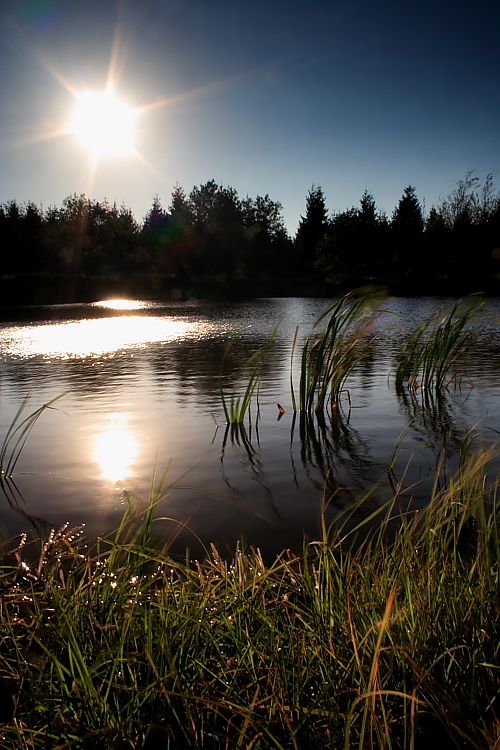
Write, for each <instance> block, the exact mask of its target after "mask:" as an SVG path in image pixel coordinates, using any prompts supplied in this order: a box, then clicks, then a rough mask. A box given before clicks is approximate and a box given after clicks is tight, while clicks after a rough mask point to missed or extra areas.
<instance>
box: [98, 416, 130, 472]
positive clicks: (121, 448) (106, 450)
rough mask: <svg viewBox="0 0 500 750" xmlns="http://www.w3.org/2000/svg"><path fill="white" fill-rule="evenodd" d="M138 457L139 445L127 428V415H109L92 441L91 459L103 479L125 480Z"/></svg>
mask: <svg viewBox="0 0 500 750" xmlns="http://www.w3.org/2000/svg"><path fill="white" fill-rule="evenodd" d="M138 455H139V443H138V441H137V439H136V437H135V435H134V434H133V432H132V431H131V429H130V427H129V415H128V414H116V413H113V414H110V415H109V417H108V421H107V423H106V424H105V425H104V427H103V429H102V431H101V432H98V433H97V434H96V435H95V437H94V440H93V450H92V457H93V460H94V461H95V462H96V464H97V465H98V466H99V469H100V473H101V476H102V478H103V479H107V480H109V481H111V482H116V481H118V480H121V479H126V478H127V477H128V476H129V474H130V471H131V469H132V466H133V464H134V463H135V461H136V460H137V457H138Z"/></svg>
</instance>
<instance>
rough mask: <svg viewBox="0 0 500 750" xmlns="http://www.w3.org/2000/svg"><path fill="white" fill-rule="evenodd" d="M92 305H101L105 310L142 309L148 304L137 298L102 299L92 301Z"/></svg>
mask: <svg viewBox="0 0 500 750" xmlns="http://www.w3.org/2000/svg"><path fill="white" fill-rule="evenodd" d="M150 304H151V303H150ZM92 307H103V308H105V309H106V310H144V309H146V308H147V307H149V305H148V303H147V302H143V301H141V300H138V299H103V300H100V301H99V302H92Z"/></svg>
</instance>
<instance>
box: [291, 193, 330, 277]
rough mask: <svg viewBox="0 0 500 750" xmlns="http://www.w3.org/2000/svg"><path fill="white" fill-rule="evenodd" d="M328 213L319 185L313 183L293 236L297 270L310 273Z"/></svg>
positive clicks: (324, 229) (321, 239)
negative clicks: (302, 214) (303, 214)
mask: <svg viewBox="0 0 500 750" xmlns="http://www.w3.org/2000/svg"><path fill="white" fill-rule="evenodd" d="M327 227H328V214H327V210H326V204H325V196H324V193H323V189H322V188H321V187H319V186H318V187H316V186H315V185H313V186H312V187H311V189H310V190H309V192H308V194H307V197H306V215H305V216H301V217H300V223H299V227H298V229H297V234H296V237H295V250H296V257H297V266H298V268H297V270H298V271H300V272H304V271H305V272H306V273H309V274H310V273H312V272H313V270H314V263H315V260H316V258H317V254H318V247H319V245H320V243H321V242H322V241H323V239H324V237H325V233H326V230H327Z"/></svg>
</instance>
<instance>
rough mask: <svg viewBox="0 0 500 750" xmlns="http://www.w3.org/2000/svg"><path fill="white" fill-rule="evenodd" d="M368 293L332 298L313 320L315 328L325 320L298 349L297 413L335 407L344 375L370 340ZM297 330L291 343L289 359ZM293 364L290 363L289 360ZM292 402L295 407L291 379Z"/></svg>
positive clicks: (359, 357)
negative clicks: (299, 349)
mask: <svg viewBox="0 0 500 750" xmlns="http://www.w3.org/2000/svg"><path fill="white" fill-rule="evenodd" d="M372 299H373V295H371V294H360V295H355V294H354V293H353V292H349V293H348V294H346V295H344V296H343V297H342V298H341V299H339V300H338V301H336V302H335V303H334V304H332V305H330V307H329V308H328V309H327V310H326V311H325V312H324V313H323V315H321V316H320V318H319V319H318V320H317V321H316V324H315V328H318V327H320V326H321V325H322V324H323V323H324V321H325V320H326V321H327V322H326V327H325V329H324V330H323V331H322V332H321V333H319V334H317V333H313V334H312V335H311V336H309V337H308V338H307V339H306V341H305V343H304V346H303V348H302V354H301V360H300V380H299V392H298V406H299V410H300V411H301V412H308V413H311V412H312V411H316V412H317V413H321V412H323V411H324V410H325V408H327V407H328V406H331V407H332V408H334V409H335V408H337V407H338V406H339V404H340V397H341V394H342V392H343V391H345V385H346V381H347V378H348V377H349V375H350V374H351V373H352V371H353V370H354V368H355V367H356V365H357V364H358V363H359V362H360V361H361V359H362V358H363V356H364V355H365V353H366V350H367V348H368V347H369V346H370V344H371V342H372V340H373V339H372V337H370V336H369V335H368V334H369V328H370V322H371V318H370V317H367V315H366V313H367V309H368V303H369V302H371V301H372ZM296 341H297V333H296V334H295V337H294V341H293V346H292V360H293V354H294V351H295V347H296ZM292 365H293V362H292ZM291 395H292V405H293V407H294V410H296V409H297V401H296V397H295V391H294V386H293V381H292V382H291Z"/></svg>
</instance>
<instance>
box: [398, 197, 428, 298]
mask: <svg viewBox="0 0 500 750" xmlns="http://www.w3.org/2000/svg"><path fill="white" fill-rule="evenodd" d="M423 238H424V215H423V211H422V206H421V205H420V201H419V200H418V198H417V194H416V191H415V188H414V187H413V186H412V185H408V187H406V188H405V189H404V191H403V195H402V197H401V198H400V200H399V203H398V205H397V206H396V208H395V209H394V212H393V214H392V222H391V240H392V243H391V244H392V268H391V269H390V275H391V281H392V282H393V283H396V285H397V286H399V287H401V288H402V287H404V286H405V285H408V286H414V285H415V283H418V282H419V281H421V279H422V275H425V274H428V272H429V269H428V259H427V258H424V241H423Z"/></svg>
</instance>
